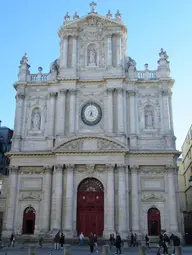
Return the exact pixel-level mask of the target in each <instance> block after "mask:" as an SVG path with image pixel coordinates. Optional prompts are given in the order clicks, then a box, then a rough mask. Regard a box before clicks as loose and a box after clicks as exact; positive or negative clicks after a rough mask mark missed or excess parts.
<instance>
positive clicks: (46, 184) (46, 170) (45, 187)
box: [42, 165, 52, 233]
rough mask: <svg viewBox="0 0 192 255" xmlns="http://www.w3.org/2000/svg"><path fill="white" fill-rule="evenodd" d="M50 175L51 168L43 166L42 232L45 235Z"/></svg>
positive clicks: (47, 218) (49, 212) (48, 211)
mask: <svg viewBox="0 0 192 255" xmlns="http://www.w3.org/2000/svg"><path fill="white" fill-rule="evenodd" d="M51 174H52V166H51V165H47V166H44V177H43V192H44V196H43V217H42V220H43V223H42V232H43V233H45V232H47V231H49V230H50V215H51Z"/></svg>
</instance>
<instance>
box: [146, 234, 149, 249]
mask: <svg viewBox="0 0 192 255" xmlns="http://www.w3.org/2000/svg"><path fill="white" fill-rule="evenodd" d="M145 244H146V247H147V248H149V237H148V235H147V234H146V235H145Z"/></svg>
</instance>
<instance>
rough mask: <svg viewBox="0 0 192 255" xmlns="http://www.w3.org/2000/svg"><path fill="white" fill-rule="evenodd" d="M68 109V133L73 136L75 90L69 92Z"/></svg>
mask: <svg viewBox="0 0 192 255" xmlns="http://www.w3.org/2000/svg"><path fill="white" fill-rule="evenodd" d="M69 92H70V106H69V107H70V109H69V133H70V134H72V135H73V134H75V108H76V107H75V105H76V102H75V95H76V90H70V91H69Z"/></svg>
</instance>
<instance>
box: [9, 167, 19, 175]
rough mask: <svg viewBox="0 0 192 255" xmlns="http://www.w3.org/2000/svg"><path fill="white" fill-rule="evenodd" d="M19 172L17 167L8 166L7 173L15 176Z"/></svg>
mask: <svg viewBox="0 0 192 255" xmlns="http://www.w3.org/2000/svg"><path fill="white" fill-rule="evenodd" d="M18 172H19V166H9V173H13V174H17V173H18Z"/></svg>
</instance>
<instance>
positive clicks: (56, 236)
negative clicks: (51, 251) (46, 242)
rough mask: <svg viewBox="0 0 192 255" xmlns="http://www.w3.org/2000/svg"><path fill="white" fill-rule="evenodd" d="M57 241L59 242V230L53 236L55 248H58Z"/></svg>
mask: <svg viewBox="0 0 192 255" xmlns="http://www.w3.org/2000/svg"><path fill="white" fill-rule="evenodd" d="M59 243H60V231H59V232H58V233H57V234H56V235H55V238H54V246H55V250H58V249H59Z"/></svg>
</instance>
